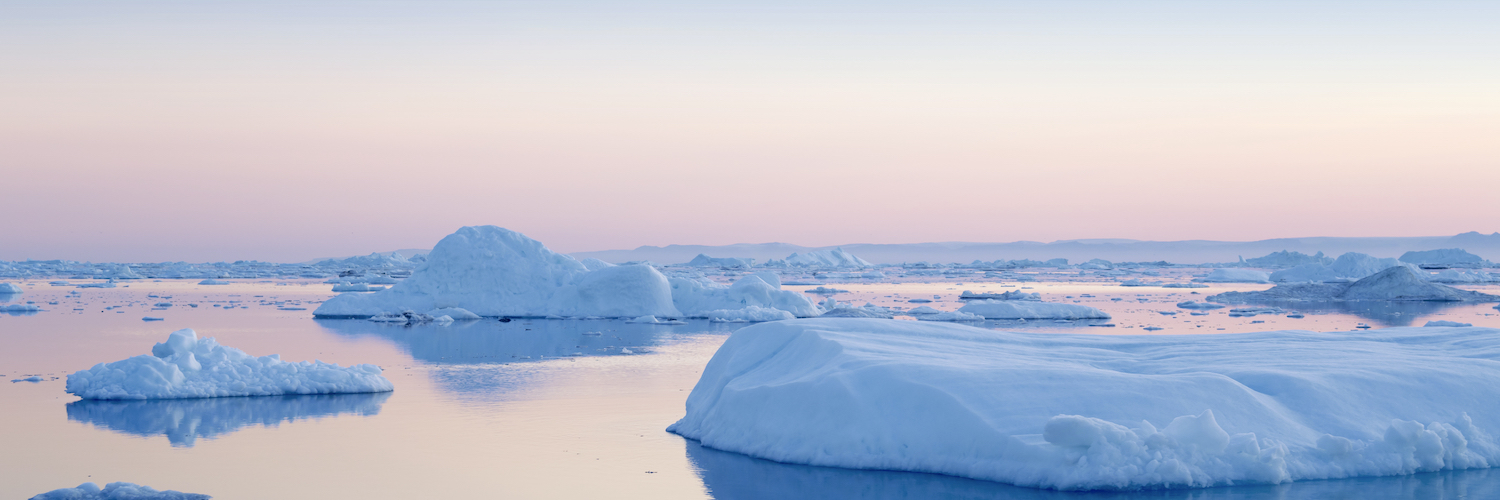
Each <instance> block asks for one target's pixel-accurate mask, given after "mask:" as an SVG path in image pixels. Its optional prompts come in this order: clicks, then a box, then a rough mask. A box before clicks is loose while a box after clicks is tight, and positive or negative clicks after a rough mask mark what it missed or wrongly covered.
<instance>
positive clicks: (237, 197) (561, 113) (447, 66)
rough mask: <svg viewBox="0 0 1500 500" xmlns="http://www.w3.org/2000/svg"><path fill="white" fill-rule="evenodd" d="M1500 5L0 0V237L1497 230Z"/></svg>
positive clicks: (1206, 235)
mask: <svg viewBox="0 0 1500 500" xmlns="http://www.w3.org/2000/svg"><path fill="white" fill-rule="evenodd" d="M1495 26H1500V2H1486V1H1434V2H1380V1H1360V2H1344V1H1338V2H1334V1H1323V0H1304V1H1296V2H1285V1H1255V2H1250V1H1244V2H1216V1H1180V2H1134V1H1133V2H1118V1H1048V2H1040V1H1038V2H1004V1H987V2H944V1H923V2H915V1H912V2H890V1H868V2H863V1H862V2H853V1H816V0H804V1H778V0H766V1H756V2H723V1H680V2H678V1H637V0H618V1H609V2H597V1H551V2H502V1H484V2H479V1H466V2H454V1H424V2H405V1H385V2H378V1H366V2H316V1H298V2H281V1H255V2H250V1H235V0H224V1H209V2H204V1H190V2H188V1H184V2H136V1H98V2H90V1H69V2H59V1H53V0H10V1H6V2H0V193H3V195H0V196H3V197H0V200H3V203H4V205H5V206H7V207H8V208H9V211H8V217H6V218H5V223H4V228H3V229H0V260H21V259H27V258H32V259H59V258H60V259H73V260H92V261H127V262H146V261H151V262H155V261H176V260H186V261H193V262H198V261H219V260H237V259H258V260H268V261H303V260H308V259H312V258H316V257H328V256H345V255H355V254H366V253H369V252H373V251H388V250H394V249H398V248H430V247H431V246H432V244H434V243H435V242H436V241H437V240H439V239H441V238H442V237H443V236H444V235H447V234H449V233H451V232H453V231H454V230H455V229H457V228H458V227H460V226H464V225H478V224H494V225H498V226H503V227H507V228H510V229H514V230H517V231H521V232H523V233H525V234H527V235H529V236H531V237H533V238H536V239H538V240H540V241H542V242H543V243H546V244H547V245H548V246H549V247H551V248H553V249H554V250H558V251H563V252H574V251H588V250H604V249H621V248H634V247H637V246H640V245H667V244H674V243H677V244H706V245H716V244H729V243H760V242H773V241H778V242H788V243H795V244H801V245H808V246H823V245H836V244H849V243H911V242H931V241H994V242H1004V241H1017V240H1034V241H1052V240H1058V239H1074V238H1134V239H1146V240H1182V239H1215V240H1234V241H1245V240H1257V239H1265V238H1277V237H1299V236H1430V235H1446V234H1457V233H1460V232H1464V231H1481V232H1484V233H1489V232H1493V231H1497V230H1500V203H1496V202H1495V198H1496V195H1497V194H1500V140H1497V138H1500V91H1497V90H1496V89H1500V30H1497V29H1495Z"/></svg>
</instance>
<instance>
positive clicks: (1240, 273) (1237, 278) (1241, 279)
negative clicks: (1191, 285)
mask: <svg viewBox="0 0 1500 500" xmlns="http://www.w3.org/2000/svg"><path fill="white" fill-rule="evenodd" d="M1193 281H1201V282H1204V283H1268V282H1270V281H1271V276H1270V275H1269V274H1266V273H1264V272H1261V271H1256V270H1254V269H1237V268H1219V269H1214V270H1213V271H1211V272H1209V273H1208V276H1205V277H1202V278H1198V279H1195V280H1193Z"/></svg>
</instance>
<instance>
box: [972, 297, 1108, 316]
mask: <svg viewBox="0 0 1500 500" xmlns="http://www.w3.org/2000/svg"><path fill="white" fill-rule="evenodd" d="M958 311H959V312H963V313H969V314H975V315H979V316H983V317H984V318H985V319H1067V320H1073V319H1109V314H1108V313H1105V312H1104V311H1100V310H1098V309H1095V308H1092V307H1089V306H1085V305H1079V304H1058V303H1053V302H1033V301H1029V300H980V301H974V302H969V303H968V304H964V306H963V307H960V308H958Z"/></svg>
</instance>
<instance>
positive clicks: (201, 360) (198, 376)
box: [67, 329, 393, 399]
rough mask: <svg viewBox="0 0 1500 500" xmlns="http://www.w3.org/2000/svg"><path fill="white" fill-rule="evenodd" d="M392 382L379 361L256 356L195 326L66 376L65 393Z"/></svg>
mask: <svg viewBox="0 0 1500 500" xmlns="http://www.w3.org/2000/svg"><path fill="white" fill-rule="evenodd" d="M392 388H393V387H392V386H391V381H390V380H386V378H385V377H384V376H382V375H381V374H380V368H379V367H377V366H375V365H354V366H350V367H348V368H343V367H340V366H339V365H335V364H329V363H324V362H321V361H313V362H307V361H302V362H298V363H288V362H285V361H282V360H281V358H280V357H279V356H277V355H274V354H272V355H270V356H261V357H258V358H257V357H254V356H251V355H249V354H245V352H244V351H241V350H239V349H235V348H233V347H224V346H221V345H219V344H218V342H215V341H214V339H212V338H206V339H201V340H200V339H198V334H197V333H196V332H194V331H193V330H191V329H182V330H177V331H175V332H172V335H171V336H169V337H168V338H167V341H166V342H163V343H159V344H156V345H155V346H152V347H151V355H149V356H148V355H141V356H135V357H132V358H128V359H124V360H121V361H115V362H112V363H100V364H97V365H94V367H93V368H89V369H87V370H83V371H79V372H74V373H73V374H72V375H68V383H67V392H68V393H69V394H74V395H77V396H79V397H82V398H84V399H179V398H211V397H227V396H273V395H282V394H344V393H363V392H387V391H390V390H392Z"/></svg>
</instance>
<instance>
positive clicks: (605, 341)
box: [313, 319, 744, 365]
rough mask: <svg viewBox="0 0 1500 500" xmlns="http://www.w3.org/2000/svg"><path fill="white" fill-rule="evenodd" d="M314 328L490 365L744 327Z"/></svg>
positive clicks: (489, 324)
mask: <svg viewBox="0 0 1500 500" xmlns="http://www.w3.org/2000/svg"><path fill="white" fill-rule="evenodd" d="M313 321H315V322H317V323H318V326H321V327H323V329H325V330H328V331H331V332H334V333H336V334H339V335H348V336H366V335H372V336H378V337H383V338H386V339H389V340H391V341H393V342H395V343H396V344H397V345H398V346H400V347H401V348H403V349H405V350H406V351H407V352H408V353H409V354H410V355H411V357H412V358H414V359H416V360H418V361H422V362H426V363H430V364H439V365H458V364H494V363H516V362H528V361H540V360H544V359H548V358H561V357H570V356H609V355H619V354H628V353H626V352H625V351H624V350H625V349H629V350H630V351H631V352H638V351H639V349H638V348H642V347H650V346H653V345H657V344H660V343H661V342H663V341H664V340H665V339H667V338H670V337H674V336H676V335H678V334H681V333H699V332H706V331H715V330H726V331H727V330H733V329H738V327H740V326H744V324H743V323H736V324H722V325H723V326H720V325H721V324H710V323H708V322H707V321H703V320H698V321H692V322H689V323H688V324H686V325H655V324H638V323H626V322H625V321H623V320H561V319H517V320H513V321H510V322H507V323H501V322H499V321H496V320H494V319H482V320H474V321H459V322H455V323H452V324H449V325H438V324H433V323H421V324H415V325H391V324H385V323H377V322H373V321H366V320H357V319H314V320H313Z"/></svg>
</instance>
